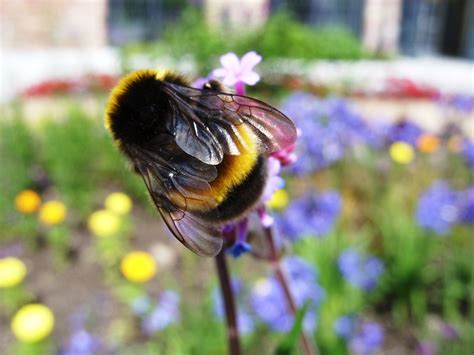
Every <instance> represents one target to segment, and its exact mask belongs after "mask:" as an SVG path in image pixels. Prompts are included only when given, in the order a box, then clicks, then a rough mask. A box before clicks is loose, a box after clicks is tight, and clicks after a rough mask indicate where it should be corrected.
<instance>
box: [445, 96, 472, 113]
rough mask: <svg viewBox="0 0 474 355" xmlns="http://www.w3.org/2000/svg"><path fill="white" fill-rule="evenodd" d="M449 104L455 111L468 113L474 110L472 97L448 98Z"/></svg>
mask: <svg viewBox="0 0 474 355" xmlns="http://www.w3.org/2000/svg"><path fill="white" fill-rule="evenodd" d="M449 104H450V106H451V107H453V108H454V109H455V110H457V111H460V112H464V113H470V112H472V111H473V110H474V97H473V96H468V95H454V96H452V97H451V98H450V100H449Z"/></svg>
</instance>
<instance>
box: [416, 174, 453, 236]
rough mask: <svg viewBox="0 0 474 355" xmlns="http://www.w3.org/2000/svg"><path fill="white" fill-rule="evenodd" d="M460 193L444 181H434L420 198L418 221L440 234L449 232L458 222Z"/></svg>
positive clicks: (417, 211)
mask: <svg viewBox="0 0 474 355" xmlns="http://www.w3.org/2000/svg"><path fill="white" fill-rule="evenodd" d="M458 203H459V194H458V193H457V192H456V191H454V190H452V189H451V188H450V187H449V185H448V184H447V183H446V182H444V181H436V182H434V183H433V184H432V185H431V186H430V187H429V188H428V189H427V190H426V191H425V192H423V193H422V194H421V196H420V199H419V200H418V205H417V208H416V220H417V223H418V224H419V225H420V226H421V227H423V228H426V229H429V230H432V231H434V232H435V233H437V234H439V235H444V234H448V233H449V232H450V231H451V229H452V227H453V226H454V225H455V224H456V223H457V222H458V220H459V216H460V211H459V206H458Z"/></svg>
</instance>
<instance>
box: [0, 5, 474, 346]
mask: <svg viewBox="0 0 474 355" xmlns="http://www.w3.org/2000/svg"><path fill="white" fill-rule="evenodd" d="M0 41H1V42H0V43H1V44H0V83H1V85H0V105H1V112H2V113H1V115H2V117H1V118H0V161H1V167H0V186H1V188H0V189H1V193H0V353H2V354H71V355H72V354H112V353H113V354H132V353H140V354H223V353H226V351H227V350H226V349H227V348H226V346H227V345H226V335H225V334H226V333H225V322H224V320H223V310H222V303H221V301H220V299H219V293H218V289H217V279H216V278H215V276H214V270H213V267H214V265H213V261H212V260H207V259H201V258H199V257H197V256H195V255H193V254H192V253H190V252H189V251H188V250H185V249H184V247H182V246H181V245H180V244H179V243H177V242H176V241H175V240H174V239H173V238H172V237H170V235H169V233H168V232H167V231H166V228H165V227H164V226H163V225H162V223H161V219H160V217H159V216H158V215H157V213H156V211H155V210H154V208H153V206H152V205H151V203H150V201H149V199H148V197H147V195H146V191H145V187H144V185H143V183H142V182H141V180H140V178H139V177H137V176H135V175H134V174H133V173H132V172H131V171H130V170H129V166H128V165H127V163H126V162H125V160H124V159H123V158H122V157H121V156H120V154H119V153H118V152H117V150H116V148H115V146H114V145H113V143H112V141H111V139H110V137H109V135H108V132H106V130H105V129H104V126H103V111H104V106H105V103H106V100H107V97H108V94H109V92H110V90H111V88H113V86H114V85H115V84H116V83H117V81H118V79H119V78H120V76H121V75H123V74H125V73H127V72H129V71H132V70H135V69H139V68H169V69H174V70H177V71H179V72H181V73H183V74H185V75H186V76H188V77H189V78H190V79H191V80H195V79H199V78H201V79H202V78H207V77H209V75H210V73H211V72H212V70H213V69H216V68H219V67H221V66H222V65H224V63H221V62H220V58H221V56H222V55H224V54H226V53H229V52H233V53H235V54H236V55H237V56H238V57H241V56H243V55H244V54H245V53H247V52H250V51H255V52H257V53H258V54H259V55H261V56H262V62H261V63H259V64H258V65H257V66H256V67H255V71H256V72H258V73H259V74H260V77H261V80H260V81H259V82H258V83H257V84H256V85H255V86H252V87H248V88H247V91H248V95H249V96H253V97H257V98H259V99H261V100H264V101H265V102H268V103H270V104H272V105H273V106H275V107H278V108H279V109H281V110H282V111H283V112H284V113H286V114H287V115H288V116H289V117H291V118H292V119H293V120H294V122H295V124H296V125H297V126H298V127H299V128H300V129H301V134H300V137H299V140H298V144H297V146H296V151H295V153H296V155H297V156H298V160H297V161H296V162H294V164H292V165H290V166H288V167H285V168H284V169H283V170H282V176H283V177H284V178H285V181H286V183H285V187H284V188H283V189H281V190H278V191H277V192H276V193H275V195H274V196H273V198H272V199H271V200H270V201H269V202H268V203H267V206H268V208H269V209H270V210H271V213H272V216H273V218H274V220H275V230H276V231H277V233H278V235H279V236H280V239H281V241H282V244H283V245H284V246H285V251H286V253H285V255H286V256H285V257H284V258H283V260H282V263H283V265H284V267H285V268H286V269H287V273H288V277H289V278H290V280H291V287H292V292H293V293H294V295H295V299H296V300H297V303H298V305H300V306H301V305H303V304H304V303H305V302H306V301H309V307H308V311H307V314H306V315H305V318H304V319H305V320H304V328H305V330H306V332H307V333H308V334H309V335H310V336H311V338H312V339H313V340H314V343H315V344H317V347H318V348H319V351H320V353H321V354H372V353H376V354H407V353H413V354H424V355H425V354H472V353H473V351H474V340H473V339H474V337H473V336H472V335H473V334H474V327H473V324H472V319H474V310H473V299H474V279H473V277H474V266H473V263H472V252H473V250H474V239H473V235H474V228H473V222H474V180H473V177H474V175H473V171H474V142H473V140H474V62H473V59H474V2H473V1H470V0H354V1H348V0H332V1H329V0H298V1H289V0H245V1H233V0H194V1H193V0H190V1H186V0H177V1H171V0H136V1H132V0H69V1H65V0H36V1H28V0H0ZM253 234H254V239H255V238H259V232H258V231H254V232H253ZM230 266H231V270H232V276H233V277H234V281H233V282H234V289H235V292H236V294H237V300H238V309H239V311H238V314H239V315H238V317H239V326H240V328H241V333H242V341H243V347H244V350H245V352H244V353H245V354H270V353H273V352H274V351H275V349H276V348H277V347H278V344H280V343H281V342H282V341H284V340H285V339H286V334H287V333H288V332H289V331H290V329H291V324H292V317H291V315H290V314H289V313H288V310H287V308H286V306H285V301H284V300H283V299H282V298H281V290H279V289H278V286H277V285H276V286H275V284H274V276H273V275H272V273H271V268H270V267H269V265H267V263H265V262H262V261H261V260H258V259H256V258H253V257H252V256H251V255H249V254H246V255H243V256H241V257H238V258H235V259H234V258H232V259H231V260H230ZM250 270H251V272H249V271H250ZM276 305H277V306H276ZM203 324H205V325H206V326H205V327H203ZM295 353H298V350H296V352H295Z"/></svg>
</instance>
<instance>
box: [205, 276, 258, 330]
mask: <svg viewBox="0 0 474 355" xmlns="http://www.w3.org/2000/svg"><path fill="white" fill-rule="evenodd" d="M231 283H232V291H233V292H234V296H235V298H236V303H237V326H238V327H239V332H240V333H242V334H249V333H252V332H253V330H254V328H255V321H254V319H253V317H252V316H251V314H250V310H249V309H248V306H249V303H248V294H247V292H246V290H245V289H244V287H243V284H242V282H241V281H240V280H239V279H236V278H233V279H232V281H231ZM212 298H213V300H214V314H215V315H216V316H217V317H218V318H219V319H223V318H224V315H225V314H224V304H223V302H222V295H221V293H220V290H218V289H215V290H214V292H213V297H212Z"/></svg>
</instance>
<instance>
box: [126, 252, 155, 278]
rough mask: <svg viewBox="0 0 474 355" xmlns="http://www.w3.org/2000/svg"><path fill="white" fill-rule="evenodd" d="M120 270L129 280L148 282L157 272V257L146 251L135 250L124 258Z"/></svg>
mask: <svg viewBox="0 0 474 355" xmlns="http://www.w3.org/2000/svg"><path fill="white" fill-rule="evenodd" d="M120 270H121V271H122V274H123V276H125V278H126V279H127V280H129V281H132V282H138V283H143V282H147V281H149V280H150V279H151V278H152V277H153V276H155V274H156V263H155V259H153V256H151V254H149V253H146V252H144V251H133V252H130V253H128V254H127V255H125V257H124V258H123V259H122V262H121V264H120Z"/></svg>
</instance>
